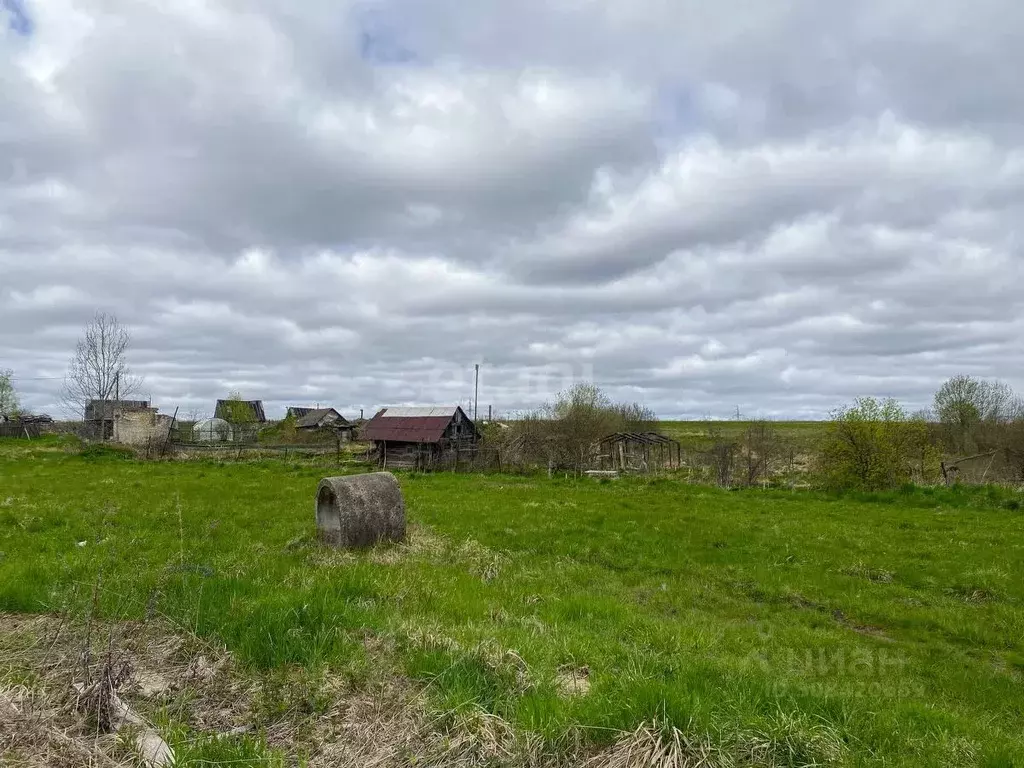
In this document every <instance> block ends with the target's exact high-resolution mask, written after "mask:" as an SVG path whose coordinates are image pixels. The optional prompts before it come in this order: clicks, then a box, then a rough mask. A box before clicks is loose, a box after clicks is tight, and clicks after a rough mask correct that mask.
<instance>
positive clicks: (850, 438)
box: [820, 397, 939, 491]
mask: <svg viewBox="0 0 1024 768" xmlns="http://www.w3.org/2000/svg"><path fill="white" fill-rule="evenodd" d="M938 456H939V454H938V451H936V449H935V448H934V447H933V446H932V445H931V443H930V442H929V439H928V425H927V423H926V422H925V421H924V419H922V418H920V417H910V416H908V415H907V413H906V411H904V410H903V408H902V407H901V406H900V404H899V403H897V402H896V401H895V400H892V399H889V400H882V401H879V400H875V399H874V398H871V397H864V398H860V399H858V400H856V401H855V402H854V403H853V405H850V406H846V407H844V408H840V409H839V410H837V411H835V412H834V413H833V414H832V421H831V423H830V424H829V426H828V431H827V436H826V438H825V442H824V445H823V447H822V452H821V456H820V470H821V474H822V477H823V480H824V482H825V484H826V485H827V486H828V487H830V488H833V489H857V490H865V491H877V490H885V489H890V488H897V487H899V486H900V485H903V484H904V483H909V482H913V481H921V480H927V479H929V478H931V477H934V475H935V471H936V467H937V464H938Z"/></svg>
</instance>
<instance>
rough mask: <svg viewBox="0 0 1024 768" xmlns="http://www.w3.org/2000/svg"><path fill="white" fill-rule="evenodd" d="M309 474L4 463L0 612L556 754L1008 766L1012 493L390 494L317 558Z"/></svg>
mask: <svg viewBox="0 0 1024 768" xmlns="http://www.w3.org/2000/svg"><path fill="white" fill-rule="evenodd" d="M324 473H325V470H324V469H323V468H318V467H315V466H310V465H308V464H307V465H303V464H285V463H282V462H273V461H267V462H262V463H251V464H249V463H239V464H231V463H228V464H217V463H212V462H187V463H186V462H179V463H170V462H167V463H141V462H136V461H132V460H123V459H117V458H104V457H102V456H101V457H97V458H93V459H90V458H88V457H84V456H78V455H72V454H69V453H67V452H65V451H63V450H61V449H60V448H58V447H57V446H56V444H54V443H47V442H46V441H36V442H34V443H32V444H27V445H26V444H24V443H16V442H13V441H0V612H8V613H26V612H27V613H42V612H47V613H60V612H71V613H76V612H77V613H81V612H84V611H86V610H87V609H88V605H89V603H90V601H91V599H92V593H93V589H94V587H95V586H96V584H97V583H98V582H99V584H100V585H101V589H100V598H99V600H100V606H101V610H102V611H103V612H104V613H105V614H106V615H107V616H109V617H112V618H113V617H119V618H129V619H142V618H143V617H144V616H145V615H146V614H147V610H148V611H149V612H153V611H154V610H156V611H158V612H160V613H163V614H165V615H167V616H168V617H170V618H171V619H172V620H174V621H175V622H176V623H177V624H179V625H180V626H183V627H186V628H188V629H189V630H190V631H192V632H194V633H196V634H197V635H199V636H200V637H206V638H213V639H216V640H218V641H220V642H223V643H224V644H225V645H226V646H227V647H228V648H229V649H230V650H231V651H232V653H233V654H234V655H235V656H236V658H238V659H239V660H240V661H241V662H242V663H244V664H245V665H248V666H249V667H250V668H251V669H253V670H257V671H260V670H275V669H281V668H287V667H290V666H292V665H298V666H301V667H304V668H308V669H312V670H323V669H330V670H332V672H333V673H334V674H340V675H344V676H345V677H346V678H347V679H348V680H349V681H350V682H351V683H352V684H353V685H354V686H357V687H358V685H359V684H360V681H361V680H365V679H368V678H369V677H370V676H371V675H372V674H373V673H374V671H375V670H379V669H381V668H386V669H390V670H392V671H393V673H394V674H395V675H401V676H405V677H408V678H409V679H411V680H414V681H416V682H417V683H418V684H421V685H422V686H424V687H425V689H426V692H427V697H428V699H429V701H430V703H431V706H432V707H433V708H434V710H435V711H436V712H438V713H446V714H447V715H449V716H455V715H457V714H458V713H460V712H466V711H483V712H486V713H491V714H494V715H497V716H499V717H500V718H503V719H504V720H506V721H508V722H509V723H510V724H511V725H512V727H513V728H514V729H515V730H516V731H517V732H520V733H530V734H536V736H537V738H538V739H540V740H542V741H543V743H544V745H545V749H546V750H547V751H548V752H549V753H552V754H558V752H559V750H564V749H567V748H568V746H567V745H569V744H570V743H577V742H580V741H582V742H583V743H584V744H586V745H588V748H589V749H592V750H594V751H595V752H596V751H599V750H601V749H602V748H603V747H604V746H605V745H608V744H610V743H611V742H613V741H615V739H616V738H617V736H618V735H619V734H620V733H621V732H622V731H629V730H632V729H634V728H635V727H636V726H637V725H639V724H641V723H644V722H648V721H652V720H656V721H658V722H659V723H660V724H661V725H662V726H663V727H666V728H667V727H668V726H675V727H677V728H678V729H679V730H681V731H682V732H683V733H684V734H686V735H687V737H688V738H691V739H693V740H695V742H699V743H702V744H705V745H708V746H709V748H710V749H712V751H713V754H714V755H716V757H715V761H717V762H712V763H711V764H712V765H718V764H729V763H730V761H731V762H732V763H735V764H760V765H785V766H805V765H851V766H860V765H948V766H968V765H979V766H982V765H983V766H1011V765H1024V734H1022V730H1021V722H1022V718H1024V603H1022V601H1024V578H1022V574H1024V513H1022V512H1021V509H1020V507H1021V504H1020V503H1019V502H1018V501H1017V497H1016V496H1015V495H1013V494H1012V493H1011V492H1009V491H998V490H995V489H993V490H990V491H971V490H957V489H953V490H945V489H943V490H928V489H918V490H907V491H905V492H902V493H893V494H889V495H883V496H872V497H867V496H858V497H834V496H825V495H820V494H817V493H813V492H808V491H796V492H794V491H781V490H777V491H753V490H751V491H734V492H728V491H720V490H717V489H710V488H704V487H696V486H687V485H683V484H681V483H678V482H676V481H673V480H650V481H646V480H642V479H623V480H620V481H610V482H609V481H602V482H596V481H592V480H580V481H575V480H565V479H555V480H549V479H548V478H546V477H536V478H533V477H519V478H512V477H503V476H497V475H490V476H472V475H458V476H455V475H432V476H426V475H418V476H414V475H406V476H402V477H401V482H402V486H403V489H404V492H405V495H406V502H407V507H408V515H409V519H410V522H411V538H410V541H409V543H408V544H407V545H403V546H397V547H396V546H392V547H384V548H380V549H378V550H376V551H374V552H370V553H364V554H358V555H353V554H348V553H340V552H331V551H326V550H324V549H322V548H320V547H319V546H318V545H317V544H316V543H315V537H314V527H313V494H314V491H315V488H316V484H317V481H318V480H319V478H320V477H321V476H323V475H324ZM82 542H84V544H82ZM100 574H102V576H101V577H100V576H99V575H100ZM370 641H372V642H370ZM0 669H2V666H0ZM567 674H568V675H578V676H581V677H585V679H586V682H587V687H586V689H577V690H574V691H567V690H566V683H565V680H566V676H567ZM636 764H637V765H639V764H640V763H636ZM645 764H646V763H645ZM624 765H625V763H624Z"/></svg>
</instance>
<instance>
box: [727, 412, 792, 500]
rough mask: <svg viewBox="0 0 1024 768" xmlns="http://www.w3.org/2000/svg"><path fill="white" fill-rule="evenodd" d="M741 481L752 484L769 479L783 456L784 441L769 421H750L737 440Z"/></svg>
mask: <svg viewBox="0 0 1024 768" xmlns="http://www.w3.org/2000/svg"><path fill="white" fill-rule="evenodd" d="M738 445H739V448H738V450H739V460H740V463H741V466H742V470H743V475H744V476H743V482H744V483H745V484H746V485H754V484H756V483H758V482H761V481H763V480H771V478H772V475H773V474H774V473H775V471H776V469H777V468H778V464H779V463H781V461H782V459H783V457H784V456H785V453H786V451H785V449H786V445H785V441H784V440H783V438H782V436H781V435H780V434H779V432H778V430H776V429H775V427H774V426H773V425H772V423H771V422H769V421H764V420H761V421H755V422H751V423H750V424H749V425H748V426H747V428H746V430H744V432H743V435H742V436H741V437H740V440H739V444H738Z"/></svg>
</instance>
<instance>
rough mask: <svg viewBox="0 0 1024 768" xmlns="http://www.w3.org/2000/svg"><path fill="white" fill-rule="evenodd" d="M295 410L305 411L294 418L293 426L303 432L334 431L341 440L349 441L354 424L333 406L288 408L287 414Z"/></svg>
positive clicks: (293, 412)
mask: <svg viewBox="0 0 1024 768" xmlns="http://www.w3.org/2000/svg"><path fill="white" fill-rule="evenodd" d="M297 411H305V413H303V414H302V415H301V416H297V417H296V418H295V428H296V429H298V430H302V431H304V432H313V431H316V430H330V431H332V432H334V433H335V434H336V435H337V436H338V437H339V438H340V439H341V441H342V442H349V441H350V440H351V439H352V433H353V432H354V431H355V429H356V426H355V424H352V423H350V422H349V421H348V419H346V418H345V417H344V416H342V415H341V414H340V413H338V412H337V411H336V410H335V409H334V408H289V409H288V413H289V415H293V414H295V413H296V412H297Z"/></svg>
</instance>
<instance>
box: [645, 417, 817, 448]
mask: <svg viewBox="0 0 1024 768" xmlns="http://www.w3.org/2000/svg"><path fill="white" fill-rule="evenodd" d="M756 423H758V422H753V421H725V420H722V421H659V422H658V431H660V432H661V433H662V434H664V435H667V436H668V437H671V438H672V439H674V440H678V441H679V443H680V445H682V447H683V448H684V449H685V450H692V451H704V450H707V449H708V448H709V447H710V446H711V444H712V442H713V441H712V439H711V437H710V435H711V434H712V433H716V432H717V433H718V434H719V435H720V436H721V437H722V438H723V439H726V440H739V439H740V438H741V436H742V435H743V432H744V431H745V430H746V429H747V428H748V427H750V426H752V425H753V424H756ZM768 424H770V425H771V427H772V428H773V429H774V430H775V431H776V432H777V433H778V435H779V437H780V438H781V439H782V440H784V441H785V442H786V443H787V444H788V445H791V446H792V447H793V448H794V449H795V450H796V451H797V452H798V453H808V452H811V451H812V450H813V449H814V448H815V446H816V445H817V444H818V443H819V442H820V440H821V439H822V438H823V437H824V436H825V432H826V430H827V428H828V422H826V421H770V422H768Z"/></svg>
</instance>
